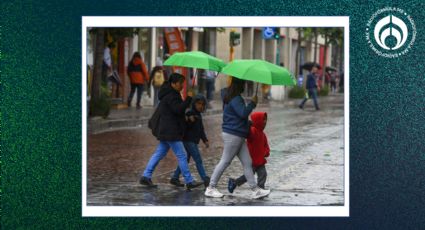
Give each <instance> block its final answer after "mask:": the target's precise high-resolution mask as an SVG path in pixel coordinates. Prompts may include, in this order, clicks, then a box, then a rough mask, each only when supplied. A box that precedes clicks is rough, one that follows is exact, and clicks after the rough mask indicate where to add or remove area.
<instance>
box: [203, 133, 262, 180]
mask: <svg viewBox="0 0 425 230" xmlns="http://www.w3.org/2000/svg"><path fill="white" fill-rule="evenodd" d="M222 137H223V142H224V147H223V155H222V156H221V159H220V162H219V163H218V164H217V166H215V169H214V172H213V173H212V175H211V181H210V186H211V187H216V186H217V183H218V181H219V180H220V177H221V175H222V174H223V172H224V170H226V168H227V167H228V166H229V165H230V163H231V162H232V160H233V158H234V157H235V156H238V158H239V160H240V161H241V163H242V166H243V171H244V175H245V178H246V180H247V181H248V184H249V187H251V188H255V187H257V183H256V181H255V177H254V172H253V171H252V166H251V164H252V161H251V156H250V155H249V152H248V147H247V146H246V142H245V138H243V137H238V136H235V135H232V134H228V133H222Z"/></svg>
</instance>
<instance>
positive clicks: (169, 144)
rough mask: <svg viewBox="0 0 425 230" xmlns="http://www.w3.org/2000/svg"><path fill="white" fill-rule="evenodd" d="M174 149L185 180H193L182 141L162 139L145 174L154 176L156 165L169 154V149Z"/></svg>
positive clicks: (187, 181) (188, 181) (189, 181)
mask: <svg viewBox="0 0 425 230" xmlns="http://www.w3.org/2000/svg"><path fill="white" fill-rule="evenodd" d="M170 148H171V149H172V150H173V152H174V155H176V157H177V161H178V164H179V167H180V170H181V171H182V172H183V177H184V180H185V182H186V184H187V183H191V182H192V181H193V178H192V175H191V174H190V171H189V165H188V164H187V157H186V151H185V149H184V146H183V142H181V141H160V142H159V144H158V147H157V148H156V150H155V152H154V154H153V155H152V157H151V159H150V160H149V162H148V165H147V166H146V169H145V171H144V172H143V176H144V177H147V178H152V173H153V171H154V170H155V167H156V166H157V165H158V163H159V161H161V160H162V158H164V157H165V156H166V155H167V152H168V150H169V149H170Z"/></svg>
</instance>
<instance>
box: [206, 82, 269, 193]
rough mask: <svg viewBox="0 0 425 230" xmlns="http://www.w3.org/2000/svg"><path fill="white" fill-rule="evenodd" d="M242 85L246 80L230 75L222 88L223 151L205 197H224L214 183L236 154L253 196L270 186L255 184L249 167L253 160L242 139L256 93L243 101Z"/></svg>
mask: <svg viewBox="0 0 425 230" xmlns="http://www.w3.org/2000/svg"><path fill="white" fill-rule="evenodd" d="M244 85H245V81H243V80H240V79H238V78H233V79H232V82H231V84H230V86H229V88H228V89H227V90H226V91H225V92H224V91H223V92H224V95H222V96H224V97H223V104H224V111H223V125H222V129H223V133H222V137H223V142H224V146H223V154H222V156H221V159H220V162H219V163H218V164H217V165H216V167H215V169H214V172H213V174H212V175H211V181H210V185H209V186H208V188H207V189H206V191H205V196H207V197H217V198H218V197H223V194H222V193H221V192H219V191H218V189H217V184H218V181H219V180H220V177H221V175H222V174H223V172H224V170H226V168H227V167H228V166H229V165H230V163H231V162H232V160H233V158H234V157H235V156H238V158H239V160H240V161H241V163H242V166H243V170H244V175H245V177H246V179H247V181H248V184H249V187H250V189H251V191H252V198H260V197H264V196H267V195H268V194H269V193H270V190H264V189H261V188H259V187H258V186H257V183H256V181H255V177H254V173H253V171H252V161H251V157H250V156H249V151H248V147H247V145H246V141H245V140H246V138H247V137H248V134H249V124H248V117H249V115H250V114H251V112H252V110H253V109H254V108H255V107H256V104H257V101H258V99H257V96H254V97H253V98H252V101H251V102H250V103H248V105H246V104H245V101H244V99H243V98H242V96H241V93H242V92H243V91H244Z"/></svg>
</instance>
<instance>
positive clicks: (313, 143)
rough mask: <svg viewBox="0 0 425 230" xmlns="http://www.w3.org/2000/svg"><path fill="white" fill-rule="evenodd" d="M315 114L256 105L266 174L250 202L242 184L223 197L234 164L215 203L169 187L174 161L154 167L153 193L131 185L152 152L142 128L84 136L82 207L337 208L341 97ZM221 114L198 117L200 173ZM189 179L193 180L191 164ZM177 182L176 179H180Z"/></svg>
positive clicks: (218, 142)
mask: <svg viewBox="0 0 425 230" xmlns="http://www.w3.org/2000/svg"><path fill="white" fill-rule="evenodd" d="M319 103H320V106H321V110H320V111H315V110H314V108H313V106H312V105H311V104H312V102H311V101H309V102H307V105H306V107H305V110H301V109H299V108H297V107H296V105H282V104H280V103H278V102H271V103H270V104H262V105H260V106H259V107H257V108H256V110H255V111H266V112H267V113H268V124H267V127H266V129H265V132H266V135H267V136H268V139H269V145H270V149H271V153H270V157H269V158H268V163H267V164H266V169H267V173H268V177H267V182H266V188H267V189H271V193H270V195H269V196H268V197H265V198H263V199H259V200H253V199H250V198H249V196H250V191H249V188H248V186H247V185H246V184H245V185H242V186H241V187H238V188H237V189H236V190H235V192H234V193H233V194H230V193H229V192H228V191H227V181H228V178H229V177H233V178H235V177H238V176H240V175H242V172H243V170H242V166H241V164H240V162H239V160H238V159H237V158H235V159H234V160H233V162H232V164H231V165H230V166H229V167H228V168H227V170H226V171H225V172H224V174H223V176H222V177H221V179H220V181H219V184H218V189H219V190H220V191H221V192H222V193H224V195H225V196H224V197H223V198H208V197H205V196H204V194H203V192H204V187H203V186H201V187H198V188H195V189H192V190H191V191H186V190H185V189H184V188H177V187H175V186H173V185H171V184H169V183H168V182H169V179H170V175H171V173H172V172H173V170H174V169H175V167H176V166H177V163H176V160H175V157H174V155H173V154H172V153H171V152H169V153H168V155H167V156H166V157H165V158H164V159H163V160H162V161H161V162H160V163H159V164H158V166H157V168H156V170H155V172H154V174H153V178H152V180H153V182H154V183H155V184H158V187H157V188H146V187H144V186H142V185H140V184H139V183H138V178H139V173H140V172H141V171H143V170H144V168H145V166H146V164H147V161H148V160H149V158H150V156H151V154H152V153H153V152H154V150H155V147H156V145H157V143H158V142H157V140H156V139H155V138H154V137H153V136H152V135H151V133H150V130H149V129H147V128H144V127H143V128H137V129H127V130H119V131H113V132H106V133H101V134H94V135H89V136H88V144H87V146H88V153H87V167H88V168H87V205H89V206H97V205H114V206H121V205H143V206H149V205H164V206H179V205H184V206H192V205H196V206H216V205H222V206H227V205H238V206H239V205H240V206H246V205H255V206H263V205H264V206H275V205H277V206H316V205H322V206H327V205H331V206H335V205H337V206H339V205H344V146H343V144H344V141H343V140H344V137H343V134H344V131H343V130H344V101H343V95H334V96H329V97H327V98H325V99H322V100H320V101H319ZM221 119H222V116H221V115H220V114H218V115H211V116H207V117H204V126H205V128H206V133H207V136H208V138H209V140H210V148H208V149H207V148H205V146H204V145H203V144H202V143H200V144H199V146H200V150H201V153H202V156H203V162H204V166H205V169H206V171H207V174H208V175H211V173H212V171H213V170H214V167H215V165H216V164H217V163H218V161H219V160H220V156H221V153H222V148H223V143H222V142H223V141H222V139H221V121H222V120H221ZM190 170H191V172H192V175H193V176H194V177H195V179H196V180H197V181H200V179H199V175H198V173H197V171H196V168H195V165H194V164H193V162H191V164H190ZM181 180H182V181H183V179H181Z"/></svg>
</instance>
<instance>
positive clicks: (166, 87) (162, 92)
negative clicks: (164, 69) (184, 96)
mask: <svg viewBox="0 0 425 230" xmlns="http://www.w3.org/2000/svg"><path fill="white" fill-rule="evenodd" d="M173 92H177V91H176V90H175V89H173V88H172V87H171V85H170V84H169V83H168V81H165V82H164V83H163V84H162V86H161V88H159V92H158V99H159V100H162V98H164V97H165V96H167V95H168V94H169V93H173Z"/></svg>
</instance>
